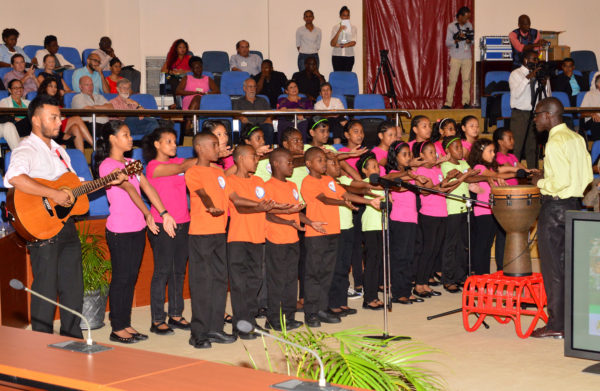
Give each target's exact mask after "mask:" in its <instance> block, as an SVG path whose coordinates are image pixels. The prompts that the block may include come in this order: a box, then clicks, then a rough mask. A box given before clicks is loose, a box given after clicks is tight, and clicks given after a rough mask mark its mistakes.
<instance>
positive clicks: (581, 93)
mask: <svg viewBox="0 0 600 391" xmlns="http://www.w3.org/2000/svg"><path fill="white" fill-rule="evenodd" d="M585 94H587V91H581V92H579V94H577V107H581V103H582V102H583V98H584V97H585Z"/></svg>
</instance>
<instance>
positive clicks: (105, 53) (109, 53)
mask: <svg viewBox="0 0 600 391" xmlns="http://www.w3.org/2000/svg"><path fill="white" fill-rule="evenodd" d="M98 46H100V48H99V49H96V50H94V51H93V52H92V53H95V54H96V55H98V58H100V69H101V70H103V71H109V70H110V60H111V59H113V58H117V55H116V54H115V51H114V49H113V48H112V41H111V40H110V38H109V37H102V38H100V43H99V44H98ZM100 73H102V72H100ZM121 76H123V77H124V78H125V79H127V80H129V81H130V82H131V88H132V91H133V93H134V94H137V93H139V92H140V80H141V74H140V71H138V70H136V69H133V66H131V65H128V66H126V67H124V68H123V69H122V70H121ZM104 92H107V91H104Z"/></svg>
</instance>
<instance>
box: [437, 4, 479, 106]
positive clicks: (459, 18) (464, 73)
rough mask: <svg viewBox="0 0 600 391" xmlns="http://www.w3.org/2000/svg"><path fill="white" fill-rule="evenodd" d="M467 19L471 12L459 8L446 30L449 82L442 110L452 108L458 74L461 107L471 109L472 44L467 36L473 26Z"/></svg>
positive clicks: (464, 8) (465, 8)
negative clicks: (460, 89) (459, 78)
mask: <svg viewBox="0 0 600 391" xmlns="http://www.w3.org/2000/svg"><path fill="white" fill-rule="evenodd" d="M469 19H471V10H470V9H469V8H468V7H461V8H460V9H459V10H458V12H457V13H456V21H454V22H452V23H450V24H449V25H448V28H447V29H446V47H447V48H448V52H449V54H450V76H449V79H450V80H449V81H448V89H447V90H446V101H445V102H444V106H443V107H442V109H449V108H451V107H452V101H453V100H454V88H455V87H456V82H457V80H458V74H459V73H460V76H461V79H462V100H461V103H462V106H463V108H465V109H468V108H470V107H471V105H470V103H471V94H470V92H471V68H472V66H473V53H472V52H471V48H472V44H473V42H472V40H471V39H469V37H467V34H468V33H470V34H473V25H472V24H471V22H469ZM456 34H458V36H457V35H456Z"/></svg>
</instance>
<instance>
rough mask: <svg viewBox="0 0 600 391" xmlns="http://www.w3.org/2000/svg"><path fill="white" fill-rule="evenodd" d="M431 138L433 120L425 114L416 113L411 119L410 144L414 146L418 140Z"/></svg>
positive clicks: (410, 146)
mask: <svg viewBox="0 0 600 391" xmlns="http://www.w3.org/2000/svg"><path fill="white" fill-rule="evenodd" d="M430 139H431V121H430V120H429V118H427V117H426V116H424V115H416V116H414V117H413V119H412V120H411V121H410V133H409V134H408V146H409V148H412V146H413V144H414V143H416V142H423V141H428V140H430Z"/></svg>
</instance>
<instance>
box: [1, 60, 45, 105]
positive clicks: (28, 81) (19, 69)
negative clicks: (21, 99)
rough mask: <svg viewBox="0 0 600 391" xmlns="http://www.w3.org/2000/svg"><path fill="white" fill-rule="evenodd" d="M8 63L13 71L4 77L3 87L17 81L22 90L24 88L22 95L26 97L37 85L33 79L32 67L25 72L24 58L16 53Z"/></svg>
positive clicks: (33, 70) (36, 81) (33, 71)
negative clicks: (19, 82) (20, 83)
mask: <svg viewBox="0 0 600 391" xmlns="http://www.w3.org/2000/svg"><path fill="white" fill-rule="evenodd" d="M10 63H11V65H12V68H13V70H12V71H10V72H7V73H6V75H4V85H8V82H9V81H11V80H13V79H19V80H21V82H22V83H23V88H25V91H23V95H27V94H28V93H30V92H32V91H36V90H37V88H38V86H39V83H38V80H37V79H36V78H35V69H33V66H32V67H29V69H27V70H26V69H25V58H24V57H23V56H22V55H21V54H18V53H17V54H15V55H14V56H12V58H11V59H10Z"/></svg>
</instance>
